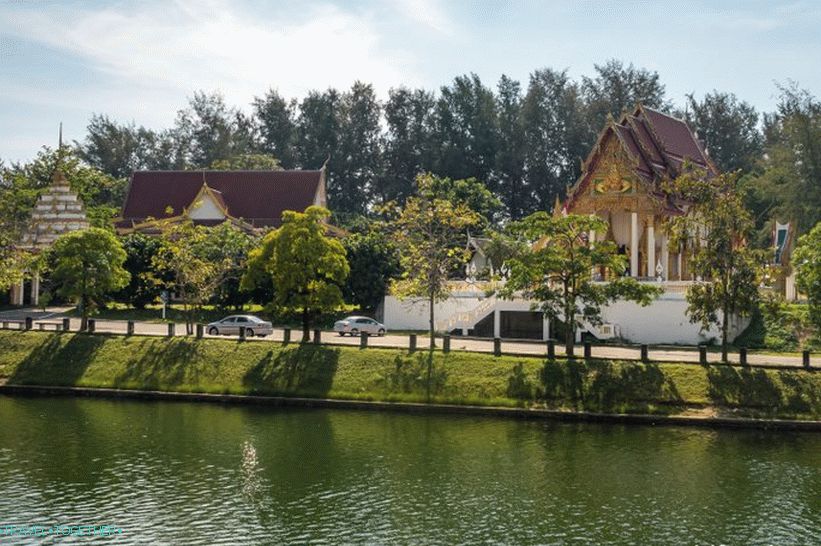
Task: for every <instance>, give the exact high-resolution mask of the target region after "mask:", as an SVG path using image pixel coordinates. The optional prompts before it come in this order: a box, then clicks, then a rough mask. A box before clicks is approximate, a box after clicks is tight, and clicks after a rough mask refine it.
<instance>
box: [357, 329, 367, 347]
mask: <svg viewBox="0 0 821 546" xmlns="http://www.w3.org/2000/svg"><path fill="white" fill-rule="evenodd" d="M367 346H368V332H362V333H360V334H359V348H360V349H365V348H366V347H367Z"/></svg>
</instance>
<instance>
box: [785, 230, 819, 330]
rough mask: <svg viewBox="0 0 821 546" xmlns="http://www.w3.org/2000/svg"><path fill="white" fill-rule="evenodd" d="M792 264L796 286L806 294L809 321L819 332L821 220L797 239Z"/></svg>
mask: <svg viewBox="0 0 821 546" xmlns="http://www.w3.org/2000/svg"><path fill="white" fill-rule="evenodd" d="M792 265H793V267H794V268H795V281H796V286H797V287H798V289H799V290H800V291H801V292H803V293H804V294H806V295H807V301H808V302H809V308H810V321H812V323H813V324H814V325H815V328H816V331H817V332H821V222H819V223H817V224H815V227H814V228H812V229H811V230H810V231H809V233H806V234H805V235H802V236H801V238H800V239H798V245H796V247H795V252H793V255H792Z"/></svg>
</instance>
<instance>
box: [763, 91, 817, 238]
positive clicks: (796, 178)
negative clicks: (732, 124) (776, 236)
mask: <svg viewBox="0 0 821 546" xmlns="http://www.w3.org/2000/svg"><path fill="white" fill-rule="evenodd" d="M764 133H765V137H766V146H765V155H764V159H763V160H762V163H761V166H762V168H763V172H762V173H761V175H760V176H758V177H756V178H755V179H753V180H750V181H748V185H749V186H751V187H752V190H753V191H752V192H751V193H753V195H754V196H755V197H756V200H755V201H754V203H753V204H754V205H756V208H755V209H754V212H755V214H756V220H757V224H758V227H759V229H760V230H761V231H762V232H763V233H762V235H761V237H760V238H759V241H761V242H764V241H766V242H767V243H769V242H770V241H769V240H770V239H771V235H770V230H771V223H770V221H772V220H774V219H778V220H780V221H781V222H787V221H789V222H791V223H792V224H793V226H794V227H795V229H796V230H797V233H799V234H803V233H806V232H807V231H809V230H810V228H812V227H813V226H814V225H815V224H816V223H818V221H819V220H821V101H819V100H818V99H817V98H816V97H815V96H813V95H812V94H810V93H809V92H808V91H806V90H802V89H799V88H798V87H796V86H795V85H791V86H786V87H781V99H780V101H779V104H778V111H777V112H776V113H775V115H773V116H765V119H764Z"/></svg>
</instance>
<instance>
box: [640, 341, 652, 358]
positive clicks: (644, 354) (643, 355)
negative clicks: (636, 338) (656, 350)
mask: <svg viewBox="0 0 821 546" xmlns="http://www.w3.org/2000/svg"><path fill="white" fill-rule="evenodd" d="M649 360H650V357H649V355H648V354H647V345H644V344H642V346H641V361H642V362H648V361H649Z"/></svg>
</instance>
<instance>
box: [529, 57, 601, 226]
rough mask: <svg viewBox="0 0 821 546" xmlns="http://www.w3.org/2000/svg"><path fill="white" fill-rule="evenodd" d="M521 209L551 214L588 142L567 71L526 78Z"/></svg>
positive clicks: (573, 176) (575, 174)
mask: <svg viewBox="0 0 821 546" xmlns="http://www.w3.org/2000/svg"><path fill="white" fill-rule="evenodd" d="M522 118H523V120H524V139H525V181H526V183H527V190H528V191H527V192H526V195H527V197H526V199H527V200H526V202H525V203H526V204H525V205H523V207H522V212H523V213H527V214H529V213H531V212H534V211H537V210H550V209H551V208H552V207H553V203H554V201H555V199H556V196H557V195H559V196H561V195H564V192H565V191H566V188H567V186H568V185H569V184H572V183H573V181H575V180H576V178H578V177H579V174H580V171H581V160H582V158H583V157H584V155H586V154H587V152H588V150H589V147H590V142H589V141H588V134H587V129H586V124H585V120H584V116H583V105H582V102H581V97H580V95H579V88H578V86H577V85H576V84H575V83H573V82H572V81H570V79H569V78H568V76H567V72H566V71H562V72H556V71H554V70H550V69H543V70H537V71H536V72H534V73H533V74H531V75H530V83H529V84H528V89H527V94H526V95H525V98H524V103H523V105H522Z"/></svg>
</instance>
